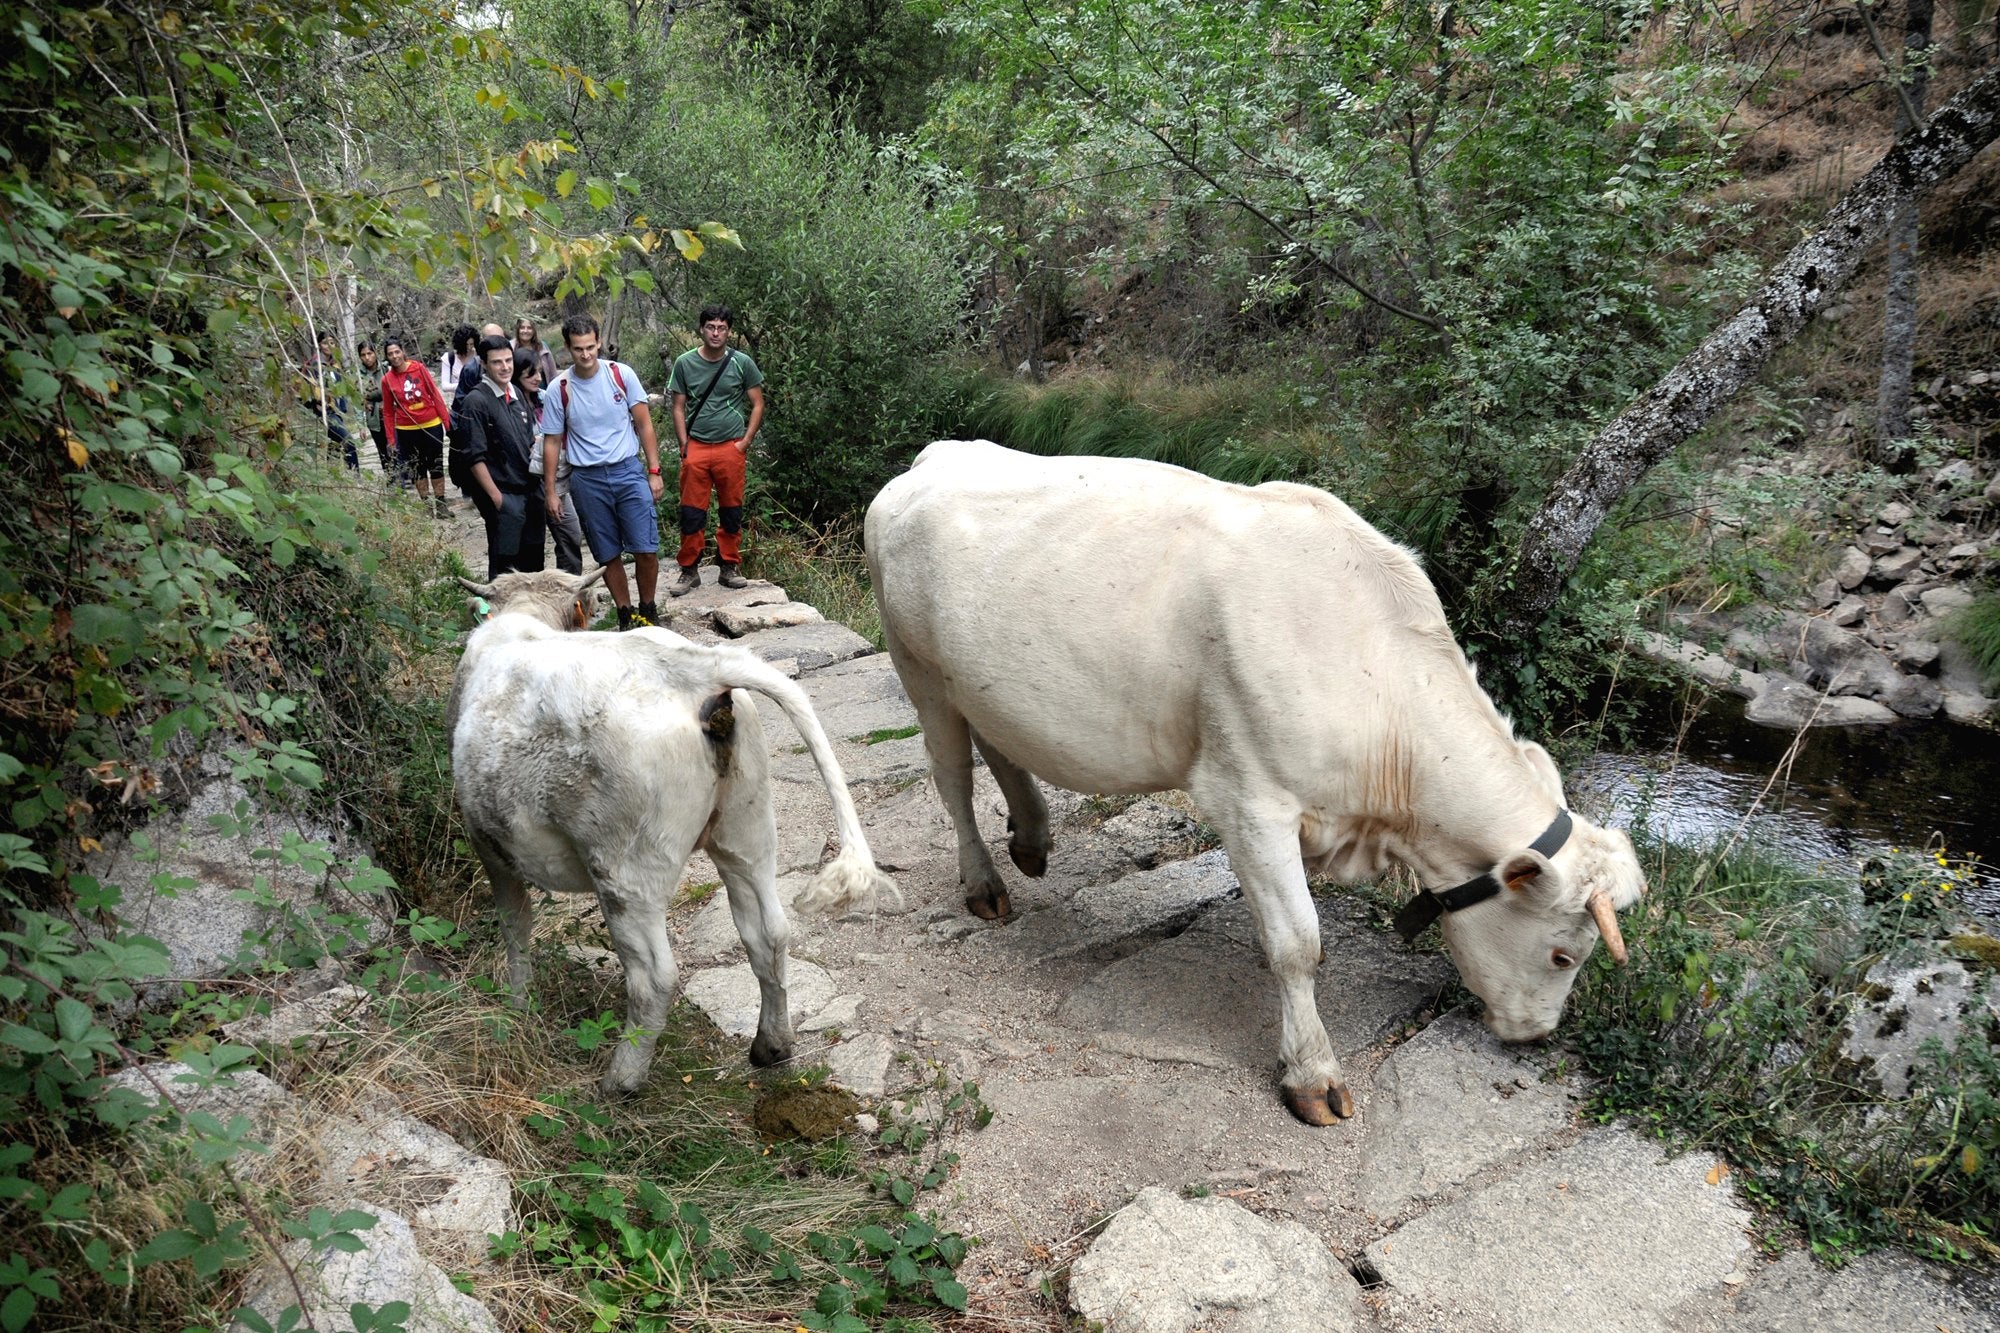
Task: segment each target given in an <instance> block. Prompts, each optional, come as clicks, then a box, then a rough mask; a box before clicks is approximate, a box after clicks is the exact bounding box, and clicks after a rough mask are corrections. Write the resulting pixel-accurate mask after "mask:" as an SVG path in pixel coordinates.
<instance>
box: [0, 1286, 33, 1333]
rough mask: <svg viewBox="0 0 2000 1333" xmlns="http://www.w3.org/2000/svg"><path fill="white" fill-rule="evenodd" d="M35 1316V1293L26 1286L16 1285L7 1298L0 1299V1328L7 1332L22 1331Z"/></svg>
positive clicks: (17, 1332)
mask: <svg viewBox="0 0 2000 1333" xmlns="http://www.w3.org/2000/svg"><path fill="white" fill-rule="evenodd" d="M34 1317H35V1294H34V1293H33V1292H32V1291H29V1290H28V1289H27V1288H26V1287H16V1288H14V1289H13V1290H12V1291H10V1292H8V1293H7V1299H6V1300H4V1301H0V1329H4V1330H6V1333H21V1330H22V1329H24V1328H26V1327H27V1326H28V1321H29V1320H30V1319H33V1318H34Z"/></svg>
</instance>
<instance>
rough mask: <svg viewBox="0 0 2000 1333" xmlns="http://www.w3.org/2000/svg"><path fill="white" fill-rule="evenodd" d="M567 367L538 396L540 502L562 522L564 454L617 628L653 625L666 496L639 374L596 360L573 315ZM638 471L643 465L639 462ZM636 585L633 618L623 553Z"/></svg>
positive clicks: (595, 338)
mask: <svg viewBox="0 0 2000 1333" xmlns="http://www.w3.org/2000/svg"><path fill="white" fill-rule="evenodd" d="M563 346H565V347H567V348H568V349H569V355H570V367H569V369H568V370H565V371H564V372H563V373H562V374H560V375H558V376H556V382H555V383H554V384H551V385H549V387H548V388H546V389H544V390H543V391H542V422H541V427H540V429H541V432H542V501H543V503H544V504H545V505H546V506H547V507H548V511H549V517H550V518H552V519H554V520H555V521H557V522H561V521H562V514H563V503H562V497H560V496H559V495H557V494H556V468H557V456H558V455H559V454H561V453H563V452H564V451H567V453H568V456H569V469H570V470H569V493H570V499H571V501H572V502H574V503H575V505H576V512H577V517H578V518H580V519H582V520H583V536H584V540H585V541H587V542H589V543H590V554H591V555H592V556H593V557H594V558H595V559H596V560H597V562H598V563H599V564H601V565H603V566H604V586H605V587H607V588H609V589H610V590H611V600H612V601H614V602H616V603H617V604H618V628H620V629H630V628H632V627H633V626H634V625H652V624H657V623H658V622H659V618H660V610H659V606H658V604H657V603H656V602H655V601H654V597H655V596H656V594H657V590H658V588H659V584H660V518H659V513H658V511H657V510H655V509H654V506H655V505H656V504H658V503H659V500H660V497H661V496H662V495H664V494H666V483H665V482H663V481H662V480H660V446H659V443H658V442H657V441H656V440H655V439H654V438H653V413H652V409H651V408H650V407H648V406H647V403H646V387H645V386H644V385H643V384H641V383H640V382H639V373H638V372H637V371H635V370H633V369H632V367H630V366H628V365H625V364H623V363H621V362H618V361H607V360H604V359H603V358H602V357H601V355H600V346H601V335H600V334H599V332H598V328H597V321H596V320H594V319H592V318H591V317H590V316H588V315H572V316H571V317H570V318H568V319H566V320H564V321H563ZM641 457H643V458H644V459H645V465H644V467H643V468H642V467H641V466H640V459H641ZM627 554H630V555H631V557H632V570H633V572H634V573H635V574H637V575H638V580H639V606H638V610H637V613H636V614H634V611H633V607H632V590H631V588H630V587H629V586H627V584H626V581H625V561H624V557H625V556H626V555H627Z"/></svg>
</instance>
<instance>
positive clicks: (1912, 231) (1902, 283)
mask: <svg viewBox="0 0 2000 1333" xmlns="http://www.w3.org/2000/svg"><path fill="white" fill-rule="evenodd" d="M1931 7H1932V0H1909V11H1908V21H1907V22H1906V23H1905V25H1904V29H1905V30H1904V33H1903V67H1902V69H1901V70H1900V71H1897V70H1892V71H1890V73H1891V76H1892V77H1896V78H1899V79H1900V80H1901V83H1902V86H1903V96H1901V97H1899V98H1897V99H1896V142H1898V143H1901V142H1902V141H1903V140H1904V139H1906V138H1908V137H1909V136H1910V135H1912V134H1914V133H1916V132H1917V130H1918V129H1919V128H1921V126H1920V125H1919V124H1918V123H1917V122H1916V121H1915V120H1913V119H1912V118H1913V117H1921V116H1922V115H1923V114H1924V98H1925V95H1926V94H1927V93H1928V92H1929V91H1930V46H1931ZM1916 358H1917V203H1916V201H1915V200H1914V199H1912V200H1911V201H1910V202H1908V203H1906V204H1904V205H1902V206H1901V207H1900V208H1898V209H1897V210H1896V213H1895V217H1894V218H1893V219H1892V220H1891V221H1890V223H1889V287H1888V291H1887V292H1886V294H1885V295H1884V296H1883V298H1882V379H1881V383H1880V385H1879V386H1878V388H1877V390H1876V395H1875V461H1876V462H1877V463H1880V464H1881V465H1882V466H1883V467H1886V468H1888V469H1890V470H1891V471H1895V472H1907V471H1908V470H1909V469H1910V468H1911V466H1912V465H1913V462H1914V454H1913V452H1912V450H1911V449H1910V447H1909V443H1908V442H1909V438H1910V372H1911V369H1912V367H1914V366H1915V364H1916Z"/></svg>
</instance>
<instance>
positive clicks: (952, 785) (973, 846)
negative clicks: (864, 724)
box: [903, 671, 1039, 921]
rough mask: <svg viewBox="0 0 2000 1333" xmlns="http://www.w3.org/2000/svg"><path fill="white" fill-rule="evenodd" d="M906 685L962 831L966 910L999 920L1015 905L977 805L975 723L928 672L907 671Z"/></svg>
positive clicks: (955, 825) (936, 776)
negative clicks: (990, 850)
mask: <svg viewBox="0 0 2000 1333" xmlns="http://www.w3.org/2000/svg"><path fill="white" fill-rule="evenodd" d="M903 688H904V689H906V690H908V691H909V695H910V703H911V704H912V705H914V706H915V708H916V710H917V720H918V721H919V722H921V723H922V724H923V728H924V750H925V752H926V753H928V754H929V755H930V759H931V781H933V782H935V783H936V784H937V793H938V799H939V800H940V801H942V802H944V808H945V813H946V814H948V815H950V816H951V826H952V829H953V830H954V831H955V832H956V833H957V834H958V879H959V883H961V884H963V885H964V886H965V906H966V910H967V911H969V912H971V913H972V914H973V915H974V916H976V917H982V918H984V919H985V920H988V921H997V920H999V919H1000V918H1001V917H1004V916H1006V915H1007V914H1008V913H1009V912H1011V911H1012V910H1013V904H1012V903H1011V902H1009V901H1008V898H1007V885H1006V884H1005V882H1003V881H1002V880H1001V878H1000V871H999V870H998V869H997V868H996V867H995V866H994V864H993V858H992V856H990V855H989V854H988V853H987V851H986V844H985V843H984V842H982V841H980V838H979V820H978V818H977V816H975V815H974V813H973V809H972V727H971V726H970V725H969V724H968V723H967V722H966V720H965V714H963V713H961V712H959V711H958V709H957V708H955V707H953V706H952V704H951V701H950V700H948V699H946V698H945V697H944V692H943V690H942V689H941V688H940V687H938V686H936V685H935V684H934V683H933V682H932V681H930V680H929V679H927V678H926V677H925V675H924V673H923V672H922V671H910V672H907V673H904V675H903ZM1037 799H1039V798H1037Z"/></svg>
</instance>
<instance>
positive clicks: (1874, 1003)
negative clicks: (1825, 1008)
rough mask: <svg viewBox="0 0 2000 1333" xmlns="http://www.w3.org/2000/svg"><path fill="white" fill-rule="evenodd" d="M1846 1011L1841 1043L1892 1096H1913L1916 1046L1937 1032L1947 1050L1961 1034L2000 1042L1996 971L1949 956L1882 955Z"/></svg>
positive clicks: (1916, 1060) (1916, 1056) (1848, 1053)
mask: <svg viewBox="0 0 2000 1333" xmlns="http://www.w3.org/2000/svg"><path fill="white" fill-rule="evenodd" d="M1866 981H1867V986H1866V988H1865V990H1864V992H1863V995H1862V996H1861V997H1860V998H1858V999H1857V1000H1856V1002H1855V1006H1854V1009H1853V1011H1852V1012H1851V1013H1850V1014H1849V1015H1848V1019H1847V1031H1846V1035H1845V1037H1844V1038H1843V1049H1844V1050H1845V1051H1846V1053H1847V1056H1848V1058H1849V1059H1851V1060H1853V1061H1855V1063H1857V1064H1862V1065H1866V1066H1868V1067H1869V1068H1870V1069H1872V1070H1873V1072H1874V1075H1875V1078H1876V1081H1877V1082H1879V1083H1880V1084H1881V1085H1882V1090H1883V1091H1884V1092H1885V1093H1887V1094H1888V1095H1889V1096H1890V1097H1892V1098H1896V1099H1898V1100H1900V1099H1902V1098H1904V1097H1907V1096H1909V1095H1910V1086H1911V1082H1912V1077H1911V1076H1912V1074H1913V1073H1914V1072H1915V1070H1916V1068H1917V1066H1918V1064H1919V1063H1920V1060H1921V1056H1920V1053H1919V1048H1920V1047H1921V1046H1922V1045H1923V1044H1924V1043H1925V1042H1927V1041H1929V1040H1931V1039H1932V1038H1933V1037H1935V1038H1936V1039H1937V1040H1939V1041H1940V1042H1942V1043H1943V1044H1944V1047H1945V1049H1946V1050H1950V1049H1951V1047H1952V1045H1953V1043H1954V1042H1956V1041H1957V1040H1958V1038H1959V1036H1960V1034H1961V1033H1964V1032H1968V1031H1969V1032H1972V1033H1975V1034H1980V1033H1983V1034H1985V1037H1986V1040H1987V1042H1988V1044H1989V1045H1994V1046H1996V1048H2000V1040H1996V1036H2000V988H1996V986H1995V983H1994V978H1993V974H1991V973H1971V972H1968V971H1966V969H1965V966H1964V964H1962V963H1960V962H1958V961H1957V960H1956V959H1951V958H1935V957H1933V958H1926V959H1923V960H1921V961H1919V962H1914V963H1911V962H1901V963H1898V962H1892V961H1889V960H1886V959H1885V960H1883V961H1882V962H1879V963H1877V964H1875V966H1873V967H1871V968H1869V969H1868V976H1867V978H1866Z"/></svg>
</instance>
